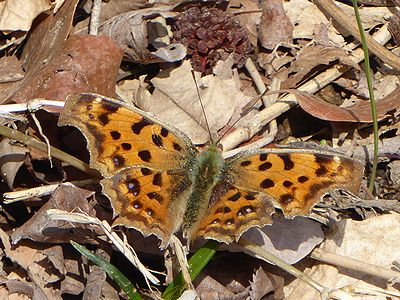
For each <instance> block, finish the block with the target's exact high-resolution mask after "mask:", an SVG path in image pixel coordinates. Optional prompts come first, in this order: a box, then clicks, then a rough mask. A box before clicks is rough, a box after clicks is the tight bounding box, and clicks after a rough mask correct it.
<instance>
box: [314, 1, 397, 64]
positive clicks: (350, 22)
mask: <svg viewBox="0 0 400 300" xmlns="http://www.w3.org/2000/svg"><path fill="white" fill-rule="evenodd" d="M314 3H315V4H316V5H317V6H318V8H319V9H320V10H321V11H322V12H323V13H324V14H325V15H328V17H331V18H332V19H333V20H335V21H336V22H337V23H338V24H340V26H341V27H342V28H344V29H345V30H346V32H349V33H350V34H351V35H352V36H354V37H355V38H356V39H357V40H358V41H359V42H361V36H360V32H359V31H358V27H357V25H356V24H355V22H354V18H353V17H350V16H348V15H347V14H346V13H345V12H344V11H343V10H342V9H340V8H339V7H338V6H337V5H336V4H335V2H333V1H332V0H315V1H314ZM365 38H366V40H367V44H368V48H369V49H370V50H371V52H372V53H373V54H375V55H376V56H377V57H378V58H380V59H381V60H383V61H384V62H385V63H387V64H388V65H390V66H392V67H393V68H395V69H397V70H400V60H399V57H398V56H397V55H394V54H393V53H392V52H390V51H389V50H387V49H386V48H385V47H383V46H382V45H381V44H379V43H378V42H376V41H375V40H374V39H373V38H372V37H371V36H370V35H369V34H368V35H366V36H365Z"/></svg>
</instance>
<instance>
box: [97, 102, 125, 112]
mask: <svg viewBox="0 0 400 300" xmlns="http://www.w3.org/2000/svg"><path fill="white" fill-rule="evenodd" d="M120 107H121V105H118V104H115V103H110V102H105V101H101V108H102V109H103V110H105V111H107V112H108V113H116V112H117V110H118V109H119V108H120Z"/></svg>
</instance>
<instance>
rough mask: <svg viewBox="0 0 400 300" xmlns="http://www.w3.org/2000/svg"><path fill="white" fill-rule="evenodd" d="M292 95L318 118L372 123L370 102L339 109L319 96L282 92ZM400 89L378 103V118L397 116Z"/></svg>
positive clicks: (296, 91) (361, 102) (298, 92)
mask: <svg viewBox="0 0 400 300" xmlns="http://www.w3.org/2000/svg"><path fill="white" fill-rule="evenodd" d="M282 91H285V92H289V93H292V94H293V95H294V96H295V97H296V98H297V100H298V102H299V104H300V106H301V108H302V109H304V110H305V111H306V112H308V113H309V114H310V115H313V116H314V117H316V118H319V119H322V120H327V121H333V122H364V123H370V122H372V116H371V107H370V103H369V101H359V102H358V103H355V104H354V105H352V106H349V107H339V106H335V105H333V104H330V103H327V102H325V101H323V100H321V99H319V98H318V97H317V96H315V95H312V94H310V93H307V92H302V91H298V90H282ZM399 93H400V87H399V88H397V89H396V90H394V91H393V92H391V93H390V94H389V95H387V96H386V97H384V98H383V99H381V100H379V101H377V102H376V110H377V118H378V120H382V119H385V118H387V117H388V116H391V115H395V114H397V113H398V112H399V108H400V96H399Z"/></svg>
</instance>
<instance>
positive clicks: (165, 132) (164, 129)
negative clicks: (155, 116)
mask: <svg viewBox="0 0 400 300" xmlns="http://www.w3.org/2000/svg"><path fill="white" fill-rule="evenodd" d="M168 134H169V131H168V129H166V128H164V127H163V128H161V136H163V137H167V136H168Z"/></svg>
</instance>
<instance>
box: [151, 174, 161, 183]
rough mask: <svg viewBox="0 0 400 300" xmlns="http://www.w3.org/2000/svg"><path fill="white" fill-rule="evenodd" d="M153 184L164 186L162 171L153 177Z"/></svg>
mask: <svg viewBox="0 0 400 300" xmlns="http://www.w3.org/2000/svg"><path fill="white" fill-rule="evenodd" d="M153 184H154V185H156V186H162V177H161V173H157V174H155V175H154V177H153Z"/></svg>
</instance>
